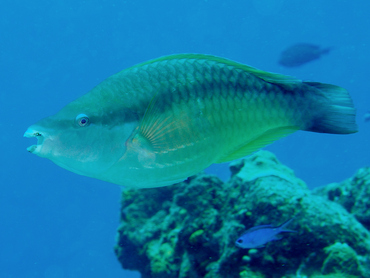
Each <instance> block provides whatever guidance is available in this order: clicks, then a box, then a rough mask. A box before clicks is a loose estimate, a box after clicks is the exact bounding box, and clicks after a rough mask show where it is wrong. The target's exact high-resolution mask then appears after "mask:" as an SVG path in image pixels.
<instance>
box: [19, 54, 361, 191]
mask: <svg viewBox="0 0 370 278" xmlns="http://www.w3.org/2000/svg"><path fill="white" fill-rule="evenodd" d="M297 130H306V131H313V132H323V133H334V134H347V133H353V132H356V130H357V127H356V123H355V109H354V107H353V104H352V101H351V98H350V96H349V94H348V92H347V91H346V90H345V89H343V88H341V87H338V86H334V85H329V84H323V83H317V82H303V81H300V80H298V79H295V78H293V77H289V76H284V75H280V74H274V73H269V72H265V71H262V70H258V69H256V68H253V67H250V66H247V65H244V64H240V63H237V62H234V61H231V60H228V59H224V58H219V57H215V56H210V55H202V54H178V55H171V56H166V57H161V58H158V59H154V60H151V61H148V62H144V63H141V64H138V65H136V66H133V67H130V68H128V69H126V70H123V71H121V72H119V73H117V74H114V75H112V76H111V77H108V78H107V79H106V80H104V81H103V82H102V83H100V84H99V85H97V86H96V87H95V88H93V89H92V90H91V91H90V92H88V93H87V94H85V95H83V96H82V97H80V98H78V99H77V100H75V101H73V102H71V103H69V104H68V105H66V106H65V107H64V108H62V109H61V110H60V111H59V112H58V113H57V114H55V115H53V116H50V117H47V118H45V119H42V120H40V121H39V122H37V123H36V124H34V125H32V126H30V127H29V128H28V130H27V131H26V132H25V134H24V136H25V137H36V138H37V145H33V146H30V147H28V151H29V152H31V153H34V154H36V155H38V156H40V157H45V158H48V159H50V160H52V161H53V162H54V163H56V164H57V165H59V166H61V167H63V168H65V169H67V170H70V171H72V172H74V173H77V174H80V175H85V176H88V177H93V178H96V179H100V180H104V181H108V182H111V183H115V184H119V185H123V186H127V187H136V188H149V187H160V186H166V185H171V184H174V183H177V182H181V181H183V180H185V179H186V178H187V177H189V176H192V175H194V174H196V173H198V172H200V171H202V170H204V169H205V168H206V167H208V166H210V165H211V164H213V163H221V162H227V161H231V160H235V159H238V158H242V157H244V156H246V155H248V154H251V153H252V152H254V151H256V150H258V149H260V148H261V147H263V146H265V145H267V144H269V143H271V142H273V141H275V140H277V139H279V138H281V137H284V136H286V135H288V134H290V133H293V132H294V131H297Z"/></svg>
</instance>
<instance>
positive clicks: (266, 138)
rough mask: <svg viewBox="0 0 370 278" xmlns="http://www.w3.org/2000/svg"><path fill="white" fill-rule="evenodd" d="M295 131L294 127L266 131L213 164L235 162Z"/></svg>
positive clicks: (296, 128)
mask: <svg viewBox="0 0 370 278" xmlns="http://www.w3.org/2000/svg"><path fill="white" fill-rule="evenodd" d="M297 130H299V128H298V127H295V126H286V127H279V128H275V129H272V130H268V131H266V132H265V133H263V134H262V135H260V136H259V137H257V138H255V139H254V140H252V141H249V142H248V143H246V144H245V145H243V146H242V147H240V148H239V149H237V150H234V151H233V152H231V153H228V154H226V155H224V156H222V157H220V158H219V159H217V161H216V162H215V163H223V162H228V161H231V160H235V159H238V158H242V157H244V156H247V155H249V154H251V153H253V152H255V151H257V150H259V149H261V148H263V147H264V146H266V145H269V144H271V143H272V142H274V141H276V140H278V139H280V138H283V137H285V136H287V135H289V134H291V133H293V132H295V131H297Z"/></svg>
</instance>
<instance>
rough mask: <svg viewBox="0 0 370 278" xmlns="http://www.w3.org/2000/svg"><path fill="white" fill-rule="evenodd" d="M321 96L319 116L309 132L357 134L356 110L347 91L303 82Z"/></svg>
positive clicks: (316, 108)
mask: <svg viewBox="0 0 370 278" xmlns="http://www.w3.org/2000/svg"><path fill="white" fill-rule="evenodd" d="M303 84H304V85H307V86H309V87H310V89H311V90H316V92H317V95H320V98H318V99H319V101H317V102H316V107H315V111H317V114H318V115H319V116H318V117H316V118H315V119H313V120H312V123H311V125H310V126H308V127H307V128H305V130H307V131H313V132H322V133H332V134H348V133H354V132H357V129H358V128H357V125H356V109H355V108H354V106H353V101H352V99H351V97H350V95H349V93H348V92H347V90H346V89H344V88H342V87H339V86H335V85H331V84H325V83H319V82H303Z"/></svg>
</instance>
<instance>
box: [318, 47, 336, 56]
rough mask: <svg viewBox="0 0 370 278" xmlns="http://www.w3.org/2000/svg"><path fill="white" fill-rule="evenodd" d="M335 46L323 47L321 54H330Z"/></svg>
mask: <svg viewBox="0 0 370 278" xmlns="http://www.w3.org/2000/svg"><path fill="white" fill-rule="evenodd" d="M333 48H334V47H332V46H331V47H327V48H323V49H322V50H321V54H328V53H329V52H330V51H332V50H333Z"/></svg>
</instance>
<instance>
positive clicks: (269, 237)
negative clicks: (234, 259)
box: [235, 218, 296, 249]
mask: <svg viewBox="0 0 370 278" xmlns="http://www.w3.org/2000/svg"><path fill="white" fill-rule="evenodd" d="M293 219H294V218H292V219H290V220H288V221H287V222H285V223H284V224H281V225H280V226H278V227H273V226H272V225H261V226H256V227H253V228H250V229H249V230H247V231H246V232H245V233H244V234H243V235H242V236H241V237H239V238H238V239H237V240H236V242H235V245H236V246H238V247H240V248H248V249H251V248H261V247H264V246H265V244H266V243H268V242H270V241H273V240H279V239H281V238H282V236H281V235H279V234H280V233H295V232H296V231H293V230H288V229H285V227H286V226H288V225H289V224H290V222H292V220H293Z"/></svg>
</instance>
